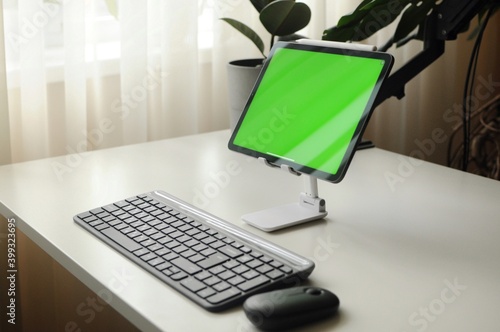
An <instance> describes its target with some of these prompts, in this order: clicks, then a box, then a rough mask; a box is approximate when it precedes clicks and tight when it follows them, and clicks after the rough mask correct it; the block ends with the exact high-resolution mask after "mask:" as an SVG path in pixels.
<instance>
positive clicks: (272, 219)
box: [242, 158, 328, 232]
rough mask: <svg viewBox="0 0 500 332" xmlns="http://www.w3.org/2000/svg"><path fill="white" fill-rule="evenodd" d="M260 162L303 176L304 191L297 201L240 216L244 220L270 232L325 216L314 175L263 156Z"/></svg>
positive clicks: (323, 203) (322, 201) (323, 205)
mask: <svg viewBox="0 0 500 332" xmlns="http://www.w3.org/2000/svg"><path fill="white" fill-rule="evenodd" d="M259 160H260V161H261V162H263V163H264V164H266V165H267V166H270V167H276V168H280V169H282V170H284V171H286V172H289V173H291V174H293V175H297V176H300V175H301V176H303V177H304V191H303V192H301V193H300V195H299V202H298V203H292V204H286V205H281V206H277V207H273V208H270V209H266V210H262V211H258V212H254V213H250V214H246V215H244V216H242V219H243V221H244V222H246V223H247V224H249V225H252V226H254V227H257V228H259V229H261V230H263V231H265V232H272V231H275V230H278V229H282V228H285V227H290V226H294V225H298V224H302V223H305V222H308V221H312V220H318V219H322V218H324V217H326V215H327V214H328V212H326V208H325V205H326V203H325V200H324V199H322V198H320V197H318V180H317V179H316V178H315V177H312V176H308V175H303V174H301V173H300V172H297V171H295V170H294V169H293V168H291V167H289V166H286V165H282V166H281V167H280V166H277V165H274V164H271V163H269V162H268V161H267V160H265V159H264V158H259Z"/></svg>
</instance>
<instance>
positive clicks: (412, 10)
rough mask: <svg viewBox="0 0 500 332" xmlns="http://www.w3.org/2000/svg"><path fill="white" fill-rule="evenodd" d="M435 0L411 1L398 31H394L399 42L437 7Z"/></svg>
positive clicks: (395, 38)
mask: <svg viewBox="0 0 500 332" xmlns="http://www.w3.org/2000/svg"><path fill="white" fill-rule="evenodd" d="M435 5H436V3H435V0H426V1H417V3H416V4H415V3H411V4H410V6H409V7H408V8H407V9H406V10H405V11H404V12H403V15H402V16H401V21H400V22H399V24H398V26H397V28H396V32H395V33H394V40H395V41H396V42H399V41H400V40H403V39H404V38H405V37H406V36H408V35H409V34H410V33H411V32H412V31H413V30H415V29H416V28H417V27H418V26H419V25H420V24H421V23H422V22H424V20H425V19H426V18H427V16H428V15H429V13H430V12H431V11H432V9H433V8H434V7H435Z"/></svg>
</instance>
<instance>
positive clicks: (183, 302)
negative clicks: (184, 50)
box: [0, 131, 500, 332]
mask: <svg viewBox="0 0 500 332" xmlns="http://www.w3.org/2000/svg"><path fill="white" fill-rule="evenodd" d="M228 138H229V133H228V132H227V131H222V132H214V133H209V134H203V135H197V136H189V137H182V138H177V139H172V140H164V141H158V142H152V143H147V144H140V145H133V146H127V147H121V148H115V149H108V150H102V151H96V152H91V153H85V154H82V155H81V156H80V157H78V158H77V157H76V156H72V157H71V158H70V159H68V157H59V158H52V159H44V160H38V161H33V162H27V163H21V164H14V165H8V166H3V167H0V179H1V180H0V181H1V186H0V213H1V214H3V215H4V216H5V217H7V218H9V217H15V218H16V220H17V223H18V227H19V229H20V230H22V231H23V232H25V233H26V234H27V235H28V236H29V237H30V238H31V239H32V240H33V241H34V242H35V243H37V244H38V245H39V246H40V247H41V248H43V249H44V250H45V251H46V252H48V253H49V254H50V255H51V256H52V257H53V258H54V259H55V260H57V261H58V262H59V263H61V264H62V265H63V266H64V267H65V268H66V269H68V270H69V271H70V272H72V273H73V274H74V275H75V276H77V277H78V278H79V279H80V280H81V281H82V282H83V283H84V284H86V285H87V286H89V287H90V288H91V289H92V290H93V291H95V292H96V293H100V294H102V295H105V296H107V297H108V298H110V299H111V305H112V306H113V307H114V308H116V310H118V311H119V312H120V313H122V314H123V315H124V316H125V317H127V318H128V319H129V320H130V321H131V322H133V323H134V324H135V325H136V326H138V327H139V328H140V329H142V330H166V331H252V330H253V328H252V326H251V325H250V323H249V322H248V321H247V319H246V317H245V316H244V313H243V311H242V310H241V308H235V309H232V310H230V311H227V312H224V313H219V314H213V313H209V312H206V311H204V310H202V309H201V308H199V307H198V306H196V305H194V304H193V303H191V301H188V300H187V299H185V298H184V297H183V296H182V295H179V294H178V293H177V292H176V291H174V290H172V289H170V288H169V287H167V286H165V285H164V284H162V283H161V282H159V281H158V280H157V279H156V278H155V277H153V276H151V275H149V274H148V273H146V272H144V271H143V270H142V269H140V268H138V267H137V266H136V265H134V264H133V263H131V262H130V261H128V260H127V259H126V258H124V257H122V256H121V255H120V254H118V253H117V252H115V251H114V250H113V249H111V248H110V247H108V246H107V245H105V244H104V243H102V242H101V241H99V240H98V239H97V238H95V237H94V236H93V235H91V234H89V233H87V232H86V231H85V230H83V229H82V228H81V227H79V226H77V225H76V224H75V223H74V222H73V220H72V218H73V216H74V215H75V214H77V213H79V212H82V211H85V210H87V209H91V208H94V207H97V206H100V205H104V204H107V203H111V202H114V201H118V200H120V199H123V198H127V197H129V196H133V195H135V194H140V193H143V192H147V191H150V190H154V189H162V190H165V191H167V192H169V193H171V194H173V195H175V196H177V197H179V198H181V199H184V200H186V201H188V202H191V203H198V204H203V207H204V208H205V209H206V210H207V211H208V212H210V213H213V214H215V215H218V216H219V217H221V218H223V219H226V220H228V221H230V222H232V223H234V224H237V225H239V226H241V227H242V228H245V229H247V230H249V231H252V232H255V233H257V234H258V235H260V236H262V237H264V238H267V239H270V240H271V241H274V242H275V243H278V244H279V245H281V246H284V247H286V248H289V249H291V250H293V251H296V252H298V253H300V254H302V255H304V256H306V257H309V258H311V259H313V260H314V261H315V262H316V264H317V266H316V269H315V270H314V271H313V273H312V275H311V277H310V279H309V280H310V281H309V282H310V283H311V284H313V285H317V286H321V287H324V288H327V289H329V290H331V291H333V292H335V293H336V294H337V295H338V296H339V298H340V300H341V311H340V315H339V316H338V317H337V318H336V319H333V320H329V321H325V322H323V323H320V324H316V325H314V326H310V327H308V328H307V330H308V331H313V330H317V331H325V330H328V331H329V330H332V331H342V332H347V331H351V332H360V331H384V332H387V331H397V332H404V331H406V332H410V331H454V332H457V331H467V332H469V331H497V330H498V328H499V327H500V314H499V308H500V183H499V182H495V181H492V180H488V179H484V178H481V177H477V176H474V175H470V174H465V173H462V172H459V171H455V170H451V169H447V168H445V167H441V166H436V165H433V164H430V163H422V162H420V161H417V160H413V161H411V162H413V163H415V164H418V165H417V166H411V167H409V166H408V165H411V164H408V163H409V162H410V161H409V159H407V158H406V157H402V156H399V155H397V154H393V153H389V152H386V151H382V150H379V149H370V150H364V151H359V152H357V154H356V156H355V158H354V161H353V163H352V165H351V168H350V169H349V171H348V173H347V176H346V178H345V179H344V181H343V182H342V183H340V184H338V185H334V184H330V183H326V182H322V181H320V183H319V193H320V196H322V197H323V198H325V199H326V200H327V209H328V211H329V215H328V217H327V218H326V219H325V220H321V221H317V222H312V223H309V224H306V225H302V226H297V227H294V228H291V229H288V230H282V231H278V232H275V233H270V234H267V233H264V232H261V231H259V230H256V229H254V228H252V227H251V226H248V225H246V224H244V223H243V222H242V221H241V220H240V216H241V215H242V214H244V213H247V212H252V211H256V210H259V209H262V208H266V207H270V206H274V205H278V204H284V203H289V202H295V201H296V200H297V196H298V194H299V192H300V190H301V189H302V180H301V179H300V178H297V177H295V176H292V175H289V174H285V173H284V172H281V171H279V170H273V169H270V168H268V167H264V166H262V165H261V164H259V163H258V162H256V161H255V160H253V159H251V158H247V157H245V156H243V155H239V154H236V153H234V152H231V151H229V150H228V149H227V147H226V144H227V140H228ZM68 162H69V164H68ZM56 163H59V164H58V166H61V165H66V166H67V167H68V168H67V169H65V170H66V171H68V172H67V173H64V174H62V176H61V177H59V178H58V176H56V172H55V171H54V167H55V166H56V165H57V164H56ZM222 174H225V175H222ZM389 175H391V176H392V179H393V180H394V179H397V182H393V183H392V187H391V185H390V183H391V182H390V181H388V176H389ZM394 176H398V177H397V178H394ZM217 177H218V180H215V178H217ZM202 195H203V196H202ZM121 273H125V276H126V279H124V281H122V282H121V281H120V280H121V279H120V277H118V275H119V274H121ZM122 276H123V275H122ZM453 284H455V285H454V286H453ZM109 289H111V290H113V292H112V293H110V292H109ZM110 296H111V297H110Z"/></svg>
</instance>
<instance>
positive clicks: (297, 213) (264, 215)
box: [241, 203, 328, 232]
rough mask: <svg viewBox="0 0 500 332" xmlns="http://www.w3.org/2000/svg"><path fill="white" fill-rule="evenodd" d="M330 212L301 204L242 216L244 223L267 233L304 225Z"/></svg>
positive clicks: (282, 206)
mask: <svg viewBox="0 0 500 332" xmlns="http://www.w3.org/2000/svg"><path fill="white" fill-rule="evenodd" d="M327 214H328V212H326V211H325V212H317V211H314V210H312V209H310V208H306V207H303V206H301V205H300V204H299V203H292V204H287V205H281V206H277V207H274V208H270V209H267V210H262V211H257V212H254V213H250V214H246V215H244V216H242V217H241V218H242V219H243V221H244V222H246V223H247V224H249V225H252V226H254V227H256V228H258V229H260V230H263V231H265V232H272V231H276V230H278V229H282V228H286V227H290V226H294V225H298V224H302V223H305V222H308V221H312V220H318V219H322V218H324V217H326V215H327Z"/></svg>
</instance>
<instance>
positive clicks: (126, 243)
mask: <svg viewBox="0 0 500 332" xmlns="http://www.w3.org/2000/svg"><path fill="white" fill-rule="evenodd" d="M101 233H102V234H104V235H106V236H107V237H108V238H110V239H111V240H113V241H114V242H116V243H118V244H119V245H120V246H122V247H123V248H125V249H127V250H128V251H136V250H138V249H140V248H142V246H141V245H140V244H139V243H137V242H135V241H134V240H132V239H130V238H129V237H127V236H126V235H124V234H122V233H120V231H117V230H116V229H114V228H111V227H110V228H106V229H103V230H102V231H101Z"/></svg>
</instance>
